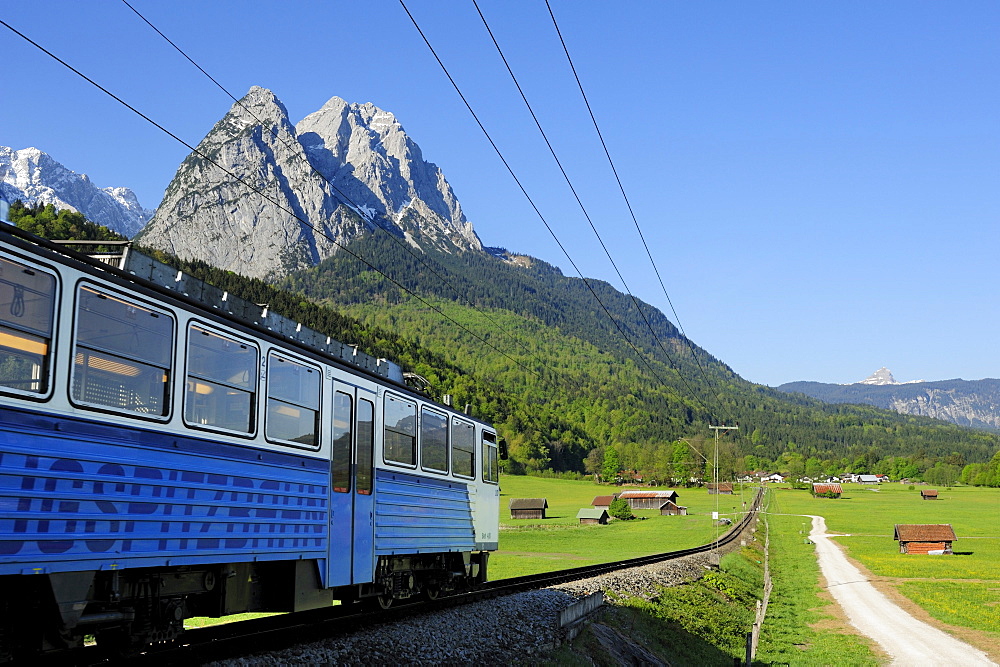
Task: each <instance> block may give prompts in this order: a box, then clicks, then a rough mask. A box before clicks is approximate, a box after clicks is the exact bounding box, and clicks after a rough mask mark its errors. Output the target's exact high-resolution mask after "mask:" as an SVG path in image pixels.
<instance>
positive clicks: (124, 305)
mask: <svg viewBox="0 0 1000 667" xmlns="http://www.w3.org/2000/svg"><path fill="white" fill-rule="evenodd" d="M173 347H174V320H173V318H172V317H171V316H170V315H168V314H166V313H164V312H159V311H155V310H152V309H150V308H146V307H145V306H140V305H138V304H136V303H134V302H131V301H129V300H126V299H124V298H121V297H118V296H115V295H112V294H108V293H104V292H99V291H98V290H97V289H96V288H91V287H86V286H81V287H80V289H79V291H78V294H77V304H76V340H75V349H74V354H73V379H72V386H71V395H72V397H73V399H74V400H75V401H77V402H79V403H85V404H89V405H94V406H97V405H100V406H105V407H109V408H113V409H117V410H122V411H125V412H133V413H137V414H140V415H146V416H165V415H166V414H167V413H168V410H169V407H170V406H169V403H170V401H169V398H170V395H169V389H170V377H171V365H172V364H171V359H172V358H173Z"/></svg>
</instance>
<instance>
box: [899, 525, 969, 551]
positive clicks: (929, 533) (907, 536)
mask: <svg viewBox="0 0 1000 667" xmlns="http://www.w3.org/2000/svg"><path fill="white" fill-rule="evenodd" d="M893 539H894V540H899V553H901V554H950V553H952V551H951V543H952V542H954V541H955V540H956V539H958V538H956V537H955V531H954V530H953V529H952V527H951V524H950V523H931V524H906V523H897V524H896V529H895V532H894V535H893Z"/></svg>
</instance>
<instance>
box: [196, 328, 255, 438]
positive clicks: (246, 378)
mask: <svg viewBox="0 0 1000 667" xmlns="http://www.w3.org/2000/svg"><path fill="white" fill-rule="evenodd" d="M259 358H260V352H259V351H258V350H257V347H256V346H255V345H253V344H252V343H250V342H249V341H245V340H241V339H239V338H237V337H235V336H233V335H231V334H227V333H221V332H219V331H216V330H214V329H212V328H211V327H209V326H206V325H203V324H200V323H198V322H192V323H191V324H189V325H188V335H187V377H186V382H185V386H184V423H185V424H187V425H188V426H190V427H192V428H197V429H206V430H212V431H219V432H222V433H231V434H234V435H239V436H244V437H250V436H253V435H254V434H255V433H256V431H257V424H256V421H257V420H256V414H257V375H258V369H259V367H260V364H259V362H258V359H259Z"/></svg>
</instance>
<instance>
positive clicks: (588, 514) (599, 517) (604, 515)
mask: <svg viewBox="0 0 1000 667" xmlns="http://www.w3.org/2000/svg"><path fill="white" fill-rule="evenodd" d="M576 518H577V519H579V520H580V525H581V526H583V525H588V524H600V525H602V526H604V525H606V524H607V523H608V510H606V509H590V508H588V507H584V508H583V509H581V510H580V511H579V512H577V513H576Z"/></svg>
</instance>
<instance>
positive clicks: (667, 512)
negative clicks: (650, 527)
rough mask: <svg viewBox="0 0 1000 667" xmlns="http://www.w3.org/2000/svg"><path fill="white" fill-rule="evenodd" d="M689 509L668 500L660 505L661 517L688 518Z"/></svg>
mask: <svg viewBox="0 0 1000 667" xmlns="http://www.w3.org/2000/svg"><path fill="white" fill-rule="evenodd" d="M687 513H688V508H686V507H682V506H680V505H678V504H677V503H675V502H673V501H671V500H668V501H667V502H665V503H663V504H662V505H660V516H687Z"/></svg>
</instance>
